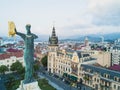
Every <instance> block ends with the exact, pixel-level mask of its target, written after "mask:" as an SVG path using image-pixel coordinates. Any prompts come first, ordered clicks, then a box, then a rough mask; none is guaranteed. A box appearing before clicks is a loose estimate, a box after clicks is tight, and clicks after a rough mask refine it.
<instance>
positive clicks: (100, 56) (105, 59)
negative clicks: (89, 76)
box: [92, 51, 111, 67]
mask: <svg viewBox="0 0 120 90" xmlns="http://www.w3.org/2000/svg"><path fill="white" fill-rule="evenodd" d="M92 57H93V58H96V59H97V63H98V64H100V65H101V66H103V67H110V66H111V53H110V52H103V51H97V52H96V51H95V53H94V54H93V55H92Z"/></svg>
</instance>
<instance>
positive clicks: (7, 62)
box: [0, 56, 24, 69]
mask: <svg viewBox="0 0 120 90" xmlns="http://www.w3.org/2000/svg"><path fill="white" fill-rule="evenodd" d="M16 61H19V62H20V63H22V65H23V66H24V59H23V57H15V56H12V57H10V58H7V59H3V60H0V66H1V65H5V66H7V67H8V68H9V69H10V66H11V65H12V64H13V63H15V62H16Z"/></svg>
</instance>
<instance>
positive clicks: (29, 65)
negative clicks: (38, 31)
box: [15, 24, 38, 83]
mask: <svg viewBox="0 0 120 90" xmlns="http://www.w3.org/2000/svg"><path fill="white" fill-rule="evenodd" d="M30 28H31V25H30V24H27V25H26V30H27V34H24V33H21V32H18V31H17V30H16V28H15V33H16V34H17V35H19V36H20V37H21V38H22V39H23V40H24V44H25V49H24V62H25V79H24V81H23V83H30V82H33V81H34V77H33V63H34V39H36V38H38V37H37V36H36V35H35V34H33V33H31V31H30Z"/></svg>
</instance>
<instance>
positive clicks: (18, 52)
mask: <svg viewBox="0 0 120 90" xmlns="http://www.w3.org/2000/svg"><path fill="white" fill-rule="evenodd" d="M8 51H9V50H8ZM12 56H16V57H17V58H18V57H22V56H23V51H22V50H15V51H14V50H13V51H12V50H10V52H7V53H4V54H0V60H4V59H8V58H10V57H12Z"/></svg>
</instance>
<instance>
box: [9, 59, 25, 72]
mask: <svg viewBox="0 0 120 90" xmlns="http://www.w3.org/2000/svg"><path fill="white" fill-rule="evenodd" d="M10 70H11V71H16V72H17V73H19V74H22V73H24V71H25V69H24V67H23V66H22V64H21V63H20V62H19V61H16V62H15V63H13V64H12V65H11V67H10Z"/></svg>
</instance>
